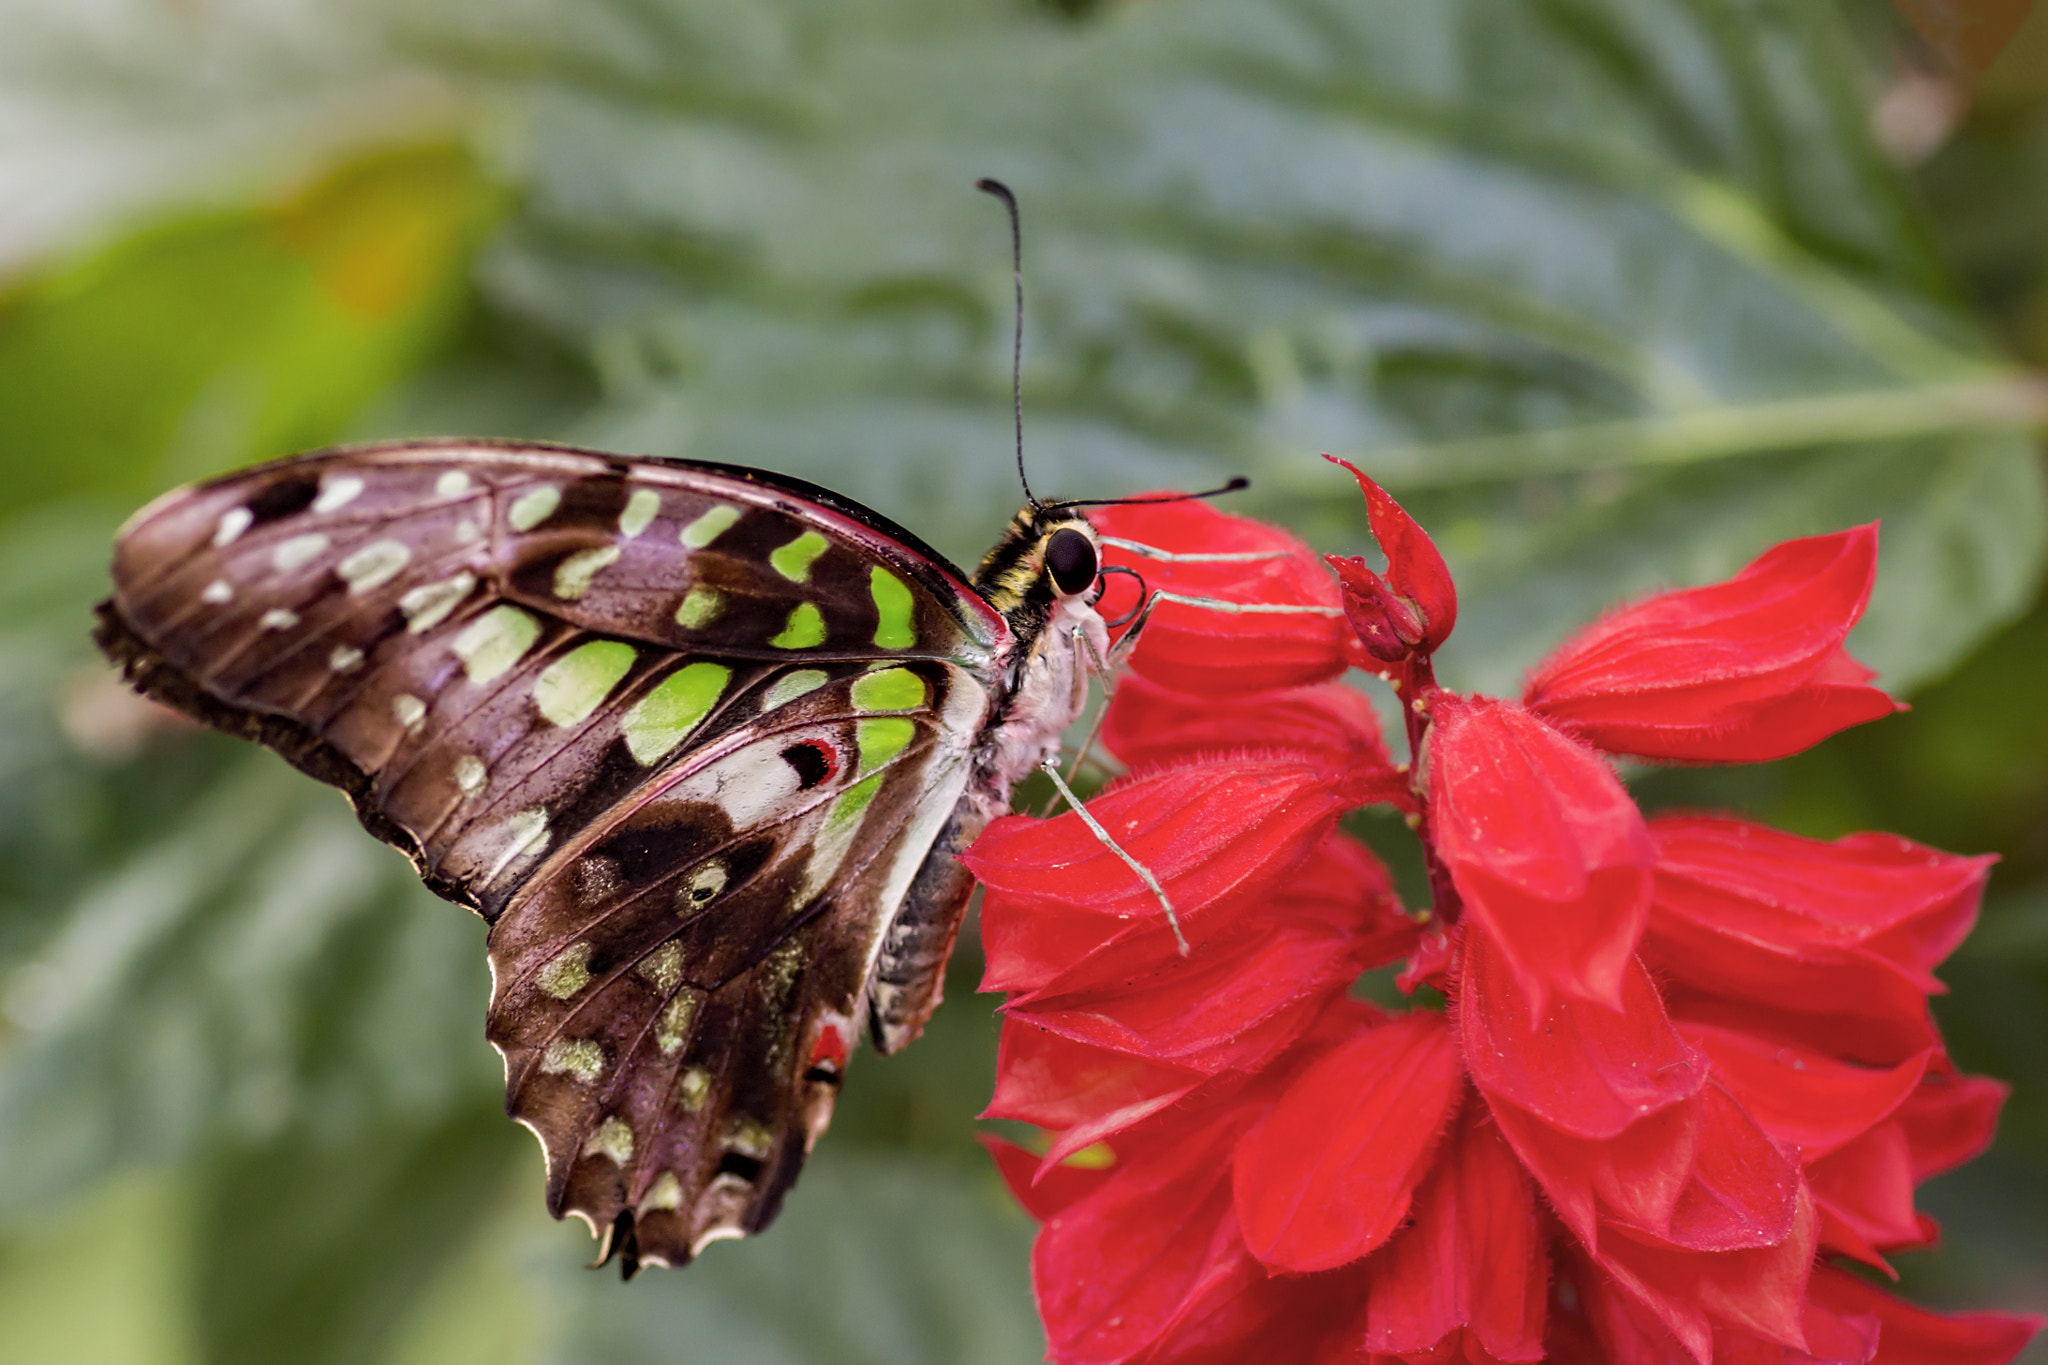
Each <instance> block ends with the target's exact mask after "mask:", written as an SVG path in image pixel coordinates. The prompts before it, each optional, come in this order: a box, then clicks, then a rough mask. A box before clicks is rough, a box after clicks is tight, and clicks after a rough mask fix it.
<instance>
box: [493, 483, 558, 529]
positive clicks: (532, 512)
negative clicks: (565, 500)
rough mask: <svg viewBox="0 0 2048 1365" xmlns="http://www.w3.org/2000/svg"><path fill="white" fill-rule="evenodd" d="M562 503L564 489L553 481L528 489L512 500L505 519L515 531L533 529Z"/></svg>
mask: <svg viewBox="0 0 2048 1365" xmlns="http://www.w3.org/2000/svg"><path fill="white" fill-rule="evenodd" d="M561 505H562V490H561V489H559V488H557V487H555V486H554V485H553V484H551V483H544V484H541V485H540V486H539V487H537V488H531V489H528V490H527V491H526V492H524V493H521V494H520V495H519V496H518V497H516V498H514V499H513V500H512V505H511V506H510V507H509V508H507V509H506V510H505V520H506V522H507V523H508V524H510V526H511V527H512V529H513V530H515V531H531V530H532V529H533V528H534V527H536V526H538V525H540V524H541V523H542V522H544V521H546V520H547V519H548V518H549V517H551V516H553V515H554V514H555V509H556V508H557V507H560V506H561Z"/></svg>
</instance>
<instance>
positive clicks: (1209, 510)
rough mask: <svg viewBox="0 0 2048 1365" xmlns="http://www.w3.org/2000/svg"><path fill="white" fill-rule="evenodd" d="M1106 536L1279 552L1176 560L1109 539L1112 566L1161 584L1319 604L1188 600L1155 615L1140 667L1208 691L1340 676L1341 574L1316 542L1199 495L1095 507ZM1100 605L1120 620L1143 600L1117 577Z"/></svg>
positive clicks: (1158, 587)
mask: <svg viewBox="0 0 2048 1365" xmlns="http://www.w3.org/2000/svg"><path fill="white" fill-rule="evenodd" d="M1089 519H1090V520H1092V521H1093V522H1094V523H1095V525H1096V527H1097V529H1099V530H1100V531H1101V532H1102V533H1103V534H1104V535H1106V536H1114V537H1118V538H1120V539H1124V540H1131V541H1136V542H1139V543H1141V544H1144V545H1149V546H1152V547H1153V548H1155V549H1160V550H1168V551H1173V552H1177V553H1182V554H1245V553H1253V554H1257V553H1266V554H1272V555H1274V556H1276V557H1275V558H1272V559H1260V560H1251V561H1248V562H1247V561H1236V562H1226V563H1206V564H1205V563H1192V564H1191V563H1184V562H1183V563H1176V562H1172V561H1165V560H1158V559H1152V558H1149V557H1146V556H1143V555H1139V554H1135V553H1133V552H1131V551H1129V550H1125V549H1122V548H1120V547H1118V546H1115V545H1110V546H1105V547H1104V553H1103V558H1104V560H1105V561H1106V562H1107V563H1109V564H1112V565H1116V566H1119V567H1122V568H1128V569H1133V570H1135V571H1137V572H1138V573H1139V574H1141V575H1143V577H1144V579H1145V583H1146V586H1147V587H1148V588H1149V589H1151V590H1152V591H1155V592H1158V591H1166V592H1175V593H1180V594H1183V595H1185V596H1189V597H1205V598H1211V599H1218V600H1222V601H1226V602H1238V603H1255V604H1270V605H1277V606H1305V607H1316V608H1321V609H1323V610H1322V611H1318V612H1256V613H1254V612H1244V613H1238V612H1224V611H1217V610H1214V609H1211V608H1206V607H1192V606H1187V605H1185V604H1182V603H1178V602H1167V603H1162V604H1161V605H1160V606H1159V607H1158V609H1157V610H1155V611H1154V612H1153V613H1152V617H1151V620H1150V621H1149V622H1148V623H1147V624H1146V626H1145V628H1144V635H1143V637H1142V640H1141V642H1140V644H1139V645H1138V648H1137V650H1136V652H1135V653H1134V654H1133V655H1132V656H1131V668H1132V669H1133V670H1134V671H1136V672H1139V673H1142V674H1144V675H1145V676H1146V677H1148V678H1151V679H1152V680H1154V681H1155V682H1158V683H1160V684H1162V685H1164V686H1167V687H1172V688H1178V689H1180V690H1181V691H1185V692H1195V693H1199V694H1202V695H1228V694H1231V693H1240V692H1264V691H1267V690H1270V689H1272V688H1276V687H1293V686H1297V685H1299V684H1301V683H1310V682H1320V681H1322V680H1323V679H1325V678H1333V677H1335V676H1336V675H1337V674H1339V673H1341V672H1343V671H1344V668H1345V640H1346V638H1347V637H1348V636H1349V635H1350V633H1351V632H1350V630H1349V629H1348V628H1347V627H1346V625H1345V621H1344V616H1343V612H1342V607H1343V603H1342V601H1341V599H1340V597H1339V594H1338V590H1337V582H1336V580H1335V579H1333V578H1332V577H1331V576H1330V573H1329V571H1328V570H1327V569H1325V568H1324V567H1323V566H1322V564H1321V563H1319V562H1318V561H1317V559H1316V557H1315V555H1314V554H1312V553H1311V552H1310V551H1309V549H1308V547H1307V546H1305V545H1303V544H1302V543H1301V542H1300V541H1298V540H1296V539H1295V538H1294V537H1293V536H1291V535H1289V534H1287V532H1285V531H1283V530H1281V529H1280V528H1278V527H1276V526H1268V525H1266V524H1264V523H1262V522H1257V521H1252V520H1250V519H1248V518H1245V517H1233V516H1229V515H1227V514H1226V513H1223V512H1219V511H1217V510H1216V509H1215V508H1213V507H1209V506H1206V505H1205V504H1202V503H1197V502H1181V503H1163V504H1153V505H1150V506H1147V505H1144V504H1133V505H1125V506H1121V507H1104V508H1100V509H1096V510H1093V511H1091V512H1090V513H1089ZM1108 581H1109V584H1110V590H1109V591H1107V592H1105V593H1104V595H1103V601H1102V602H1100V603H1098V606H1099V607H1100V608H1101V610H1102V611H1103V612H1104V614H1106V615H1109V616H1111V617H1112V618H1113V617H1115V616H1118V615H1121V614H1123V613H1124V612H1125V611H1128V610H1129V609H1130V607H1131V606H1133V605H1135V603H1136V594H1135V591H1134V590H1132V589H1130V588H1128V587H1126V586H1125V585H1126V584H1128V583H1129V580H1128V579H1126V578H1125V577H1124V576H1122V575H1115V576H1112V577H1111V578H1110V579H1109V580H1108Z"/></svg>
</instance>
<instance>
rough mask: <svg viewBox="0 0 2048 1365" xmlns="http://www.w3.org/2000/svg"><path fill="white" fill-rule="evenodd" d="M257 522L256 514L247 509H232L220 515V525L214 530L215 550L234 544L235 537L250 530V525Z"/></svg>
mask: <svg viewBox="0 0 2048 1365" xmlns="http://www.w3.org/2000/svg"><path fill="white" fill-rule="evenodd" d="M254 520H256V514H255V513H254V512H251V511H250V510H249V509H248V508H246V507H235V508H230V509H229V510H228V511H225V512H223V513H221V514H220V525H218V526H216V527H214V528H213V548H214V549H216V550H218V549H219V548H220V547H221V546H223V545H231V544H233V543H234V540H235V537H236V536H239V535H240V534H242V532H244V531H246V530H248V529H249V523H250V522H252V521H254Z"/></svg>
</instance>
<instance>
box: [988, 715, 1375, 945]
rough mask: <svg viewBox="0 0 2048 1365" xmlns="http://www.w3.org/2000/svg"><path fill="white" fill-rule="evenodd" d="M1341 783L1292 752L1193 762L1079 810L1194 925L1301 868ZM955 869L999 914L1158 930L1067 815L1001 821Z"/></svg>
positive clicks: (1333, 809)
mask: <svg viewBox="0 0 2048 1365" xmlns="http://www.w3.org/2000/svg"><path fill="white" fill-rule="evenodd" d="M1343 780H1344V775H1343V774H1342V773H1333V772H1332V771H1331V770H1330V769H1328V768H1327V767H1326V766H1324V765H1323V764H1322V763H1320V762H1318V761H1316V760H1313V759H1310V758H1308V757H1305V756H1300V755H1268V756H1263V757H1256V758H1241V759H1234V760H1231V761H1228V762H1210V763H1190V764H1185V765H1182V766H1180V767H1175V768H1166V769H1162V770H1160V771H1158V772H1155V773H1151V774H1148V775H1146V776H1143V777H1139V778H1136V779H1133V780H1131V781H1128V782H1123V783H1120V784H1118V785H1117V786H1115V787H1112V788H1110V789H1109V790H1107V791H1105V792H1103V793H1102V794H1100V795H1099V796H1096V797H1095V798H1093V799H1092V800H1090V801H1089V803H1088V809H1089V812H1090V813H1091V814H1092V815H1093V816H1094V817H1095V819H1096V820H1097V821H1098V822H1100V823H1101V825H1102V827H1103V828H1104V829H1106V830H1108V831H1109V833H1110V836H1111V837H1112V838H1114V839H1115V840H1116V841H1117V844H1118V845H1119V846H1120V847H1121V848H1122V849H1123V850H1124V852H1126V853H1128V854H1130V855H1131V856H1132V857H1133V858H1136V859H1137V860H1138V861H1139V862H1141V863H1143V864H1144V865H1145V866H1146V867H1147V868H1149V869H1150V870H1151V872H1152V874H1153V875H1154V876H1156V877H1157V878H1158V879H1159V881H1160V883H1161V884H1162V885H1163V886H1164V887H1165V889H1166V893H1167V896H1168V897H1169V898H1170V899H1171V900H1172V901H1173V903H1174V907H1175V910H1176V912H1177V913H1178V914H1179V915H1180V916H1181V917H1182V919H1183V922H1186V923H1192V922H1194V921H1196V920H1198V919H1200V918H1202V917H1205V916H1209V915H1213V914H1216V913H1217V910H1218V906H1219V905H1221V904H1223V903H1226V902H1228V901H1229V900H1231V899H1232V898H1234V897H1242V898H1246V899H1250V898H1254V897H1256V896H1258V895H1261V894H1263V893H1265V892H1266V891H1268V890H1269V889H1270V888H1271V887H1272V885H1273V883H1274V881H1275V880H1276V879H1277V878H1279V877H1280V876H1281V875H1282V874H1284V873H1285V872H1287V871H1288V870H1289V869H1290V868H1292V867H1293V866H1294V865H1295V864H1296V863H1298V862H1299V861H1301V859H1302V857H1303V855H1305V854H1306V853H1307V852H1308V851H1309V849H1310V848H1312V847H1314V845H1315V844H1316V843H1317V842H1319V841H1320V840H1321V839H1322V837H1323V835H1324V834H1325V833H1326V832H1327V831H1328V830H1329V829H1330V827H1331V825H1332V824H1333V823H1334V822H1335V821H1336V818H1337V816H1338V814H1339V813H1340V812H1342V810H1343V809H1344V807H1345V804H1346V802H1345V798H1344V795H1343V792H1342V785H1343ZM961 861H962V862H963V863H965V864H966V865H967V867H968V869H969V870H970V871H972V872H973V873H974V875H975V876H976V877H977V878H979V879H980V881H981V883H982V885H983V886H984V887H986V888H987V889H988V893H989V900H990V901H1001V902H1003V903H1004V910H1003V913H1018V914H1028V913H1032V912H1035V911H1037V910H1038V909H1039V908H1040V907H1069V908H1073V909H1081V910H1090V911H1093V912H1095V913H1096V914H1099V915H1105V916H1114V917H1117V918H1122V919H1146V920H1157V921H1160V922H1161V923H1163V922H1164V915H1163V912H1162V911H1161V910H1160V907H1159V902H1158V900H1157V899H1155V898H1154V897H1153V895H1152V893H1151V891H1150V890H1148V889H1147V888H1146V886H1145V884H1144V882H1143V881H1141V880H1140V879H1139V877H1138V875H1137V874H1136V873H1135V872H1133V871H1132V870H1131V869H1130V867H1129V866H1128V865H1126V864H1125V863H1124V861H1123V860H1122V859H1120V858H1119V857H1117V855H1116V854H1115V853H1114V852H1112V851H1111V850H1110V849H1109V848H1107V847H1106V846H1104V844H1103V842H1102V840H1101V839H1100V838H1098V837H1097V836H1096V834H1095V832H1094V831H1093V830H1091V829H1089V828H1088V826H1087V825H1086V824H1084V823H1083V822H1082V820H1081V818H1080V816H1078V815H1076V814H1075V813H1074V812H1073V811H1068V812H1066V813H1065V814H1063V815H1061V816H1059V817H1058V818H1057V819H1052V820H1035V819H1032V818H1030V817H1028V816H1021V815H1008V816H1004V817H1002V818H1001V819H999V820H997V821H995V822H994V823H993V824H991V825H990V826H989V827H988V828H987V829H986V830H984V831H983V832H982V835H981V837H980V838H979V839H977V840H975V841H974V845H973V847H971V848H970V849H968V851H967V852H966V853H965V854H963V855H962V857H961Z"/></svg>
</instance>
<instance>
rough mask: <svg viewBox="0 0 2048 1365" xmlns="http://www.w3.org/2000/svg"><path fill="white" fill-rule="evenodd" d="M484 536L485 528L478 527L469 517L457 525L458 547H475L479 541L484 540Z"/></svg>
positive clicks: (456, 538)
mask: <svg viewBox="0 0 2048 1365" xmlns="http://www.w3.org/2000/svg"><path fill="white" fill-rule="evenodd" d="M483 536H484V530H483V527H481V526H478V525H477V524H476V523H475V522H473V521H471V520H470V519H469V518H467V517H464V518H463V519H462V520H461V521H458V522H456V523H455V543H456V544H457V545H474V544H476V542H478V541H479V540H482V539H483Z"/></svg>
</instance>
